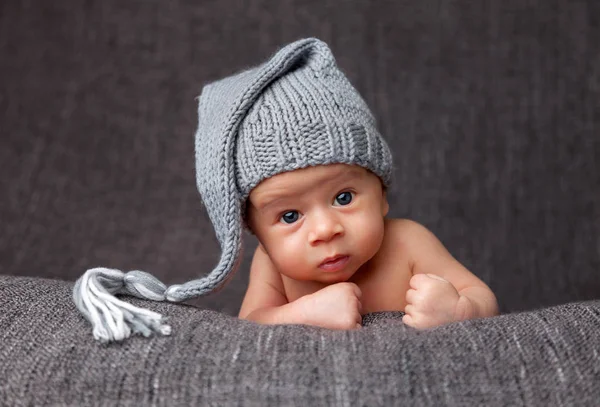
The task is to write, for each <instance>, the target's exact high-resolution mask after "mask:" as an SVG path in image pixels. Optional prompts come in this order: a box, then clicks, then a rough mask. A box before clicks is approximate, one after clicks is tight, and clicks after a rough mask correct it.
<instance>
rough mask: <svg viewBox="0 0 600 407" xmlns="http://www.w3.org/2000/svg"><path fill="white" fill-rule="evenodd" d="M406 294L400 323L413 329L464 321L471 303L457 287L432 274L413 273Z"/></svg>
mask: <svg viewBox="0 0 600 407" xmlns="http://www.w3.org/2000/svg"><path fill="white" fill-rule="evenodd" d="M410 287H411V288H410V289H409V290H408V291H407V293H406V302H407V305H406V308H405V309H404V311H405V313H406V315H404V317H403V318H402V322H404V323H405V324H406V325H409V326H411V327H413V328H419V329H423V328H431V327H434V326H438V325H443V324H447V323H449V322H453V321H458V320H462V319H465V316H466V315H467V314H468V313H469V311H468V310H467V308H470V307H471V302H470V300H469V299H468V298H467V297H465V296H461V295H460V294H459V293H458V291H456V288H454V286H453V285H452V284H451V283H450V282H449V281H448V280H445V279H443V278H442V277H439V276H436V275H434V274H416V275H414V276H413V277H412V278H411V279H410Z"/></svg>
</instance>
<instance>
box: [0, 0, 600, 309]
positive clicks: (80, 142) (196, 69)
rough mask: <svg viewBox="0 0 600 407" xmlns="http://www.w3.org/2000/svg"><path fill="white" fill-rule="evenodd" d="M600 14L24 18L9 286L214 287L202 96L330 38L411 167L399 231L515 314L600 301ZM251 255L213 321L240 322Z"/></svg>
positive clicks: (71, 5)
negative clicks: (417, 237) (309, 42)
mask: <svg viewBox="0 0 600 407" xmlns="http://www.w3.org/2000/svg"><path fill="white" fill-rule="evenodd" d="M188 3H189V4H188ZM599 16H600V3H598V2H595V1H587V2H586V1H579V2H567V1H559V0H550V1H542V0H538V1H516V0H514V1H502V2H501V1H461V2H458V1H445V2H436V1H427V2H413V1H408V0H406V1H377V2H371V1H334V0H330V1H324V0H320V1H316V0H315V1H278V2H271V1H267V0H264V1H252V2H241V1H233V0H231V1H218V2H217V1H196V2H187V1H184V0H174V1H168V2H164V1H162V2H161V1H158V0H149V1H141V0H139V1H126V2H122V1H116V0H108V1H102V2H101V1H81V2H71V1H66V0H58V1H53V2H43V1H14V0H8V1H3V2H2V3H1V4H0V222H1V225H2V228H1V231H0V273H1V274H12V275H22V276H44V277H51V278H58V279H67V280H74V279H75V278H77V277H78V276H79V275H81V274H82V273H83V272H84V271H85V270H86V269H87V268H90V267H95V266H108V267H115V268H120V269H124V270H127V269H142V270H146V271H149V272H151V273H153V274H155V275H157V276H159V277H160V278H161V279H162V280H163V281H164V282H166V283H178V282H182V281H186V280H189V279H192V278H195V277H196V276H198V275H200V274H203V273H206V272H208V271H210V270H211V268H212V266H213V265H215V264H216V262H217V259H218V250H219V249H218V245H217V242H216V239H215V237H214V234H213V231H212V226H211V225H210V222H209V221H208V218H207V216H206V213H205V212H204V210H203V208H202V206H201V203H200V199H199V196H198V193H197V191H196V189H195V180H194V154H193V135H194V131H195V126H196V103H195V100H194V98H195V97H196V96H197V95H199V93H200V91H201V88H202V86H203V84H204V83H206V82H208V81H211V80H215V79H218V78H221V77H223V76H225V75H228V74H231V73H233V72H236V71H238V70H240V69H243V68H245V67H249V66H253V65H256V64H258V63H260V62H262V61H263V60H264V59H265V58H267V57H268V56H270V55H271V54H272V53H273V52H274V51H275V50H276V49H277V48H279V47H280V46H282V45H284V44H285V43H288V42H291V41H293V40H296V39H298V38H301V37H306V36H316V37H319V38H321V39H323V40H324V41H326V42H328V43H329V44H330V46H331V47H332V49H333V51H334V54H335V55H336V57H337V60H338V64H339V66H340V67H341V69H342V70H343V71H344V72H345V73H346V74H347V75H348V77H349V78H350V80H351V82H352V83H353V84H354V85H355V86H356V88H357V89H358V90H359V91H360V92H361V93H362V95H363V96H364V98H365V99H366V101H367V103H368V104H369V105H370V106H371V108H372V110H373V112H374V113H375V115H376V117H377V118H378V121H379V125H380V129H381V132H382V134H383V135H384V137H385V138H386V139H387V141H388V143H389V144H390V146H391V147H392V149H393V154H394V158H395V164H394V167H395V168H394V181H393V185H392V188H391V190H390V191H389V197H390V203H391V216H394V217H408V218H411V219H415V220H417V221H419V222H422V223H423V224H425V225H426V226H427V227H429V228H430V229H431V230H432V231H433V232H434V233H435V234H436V235H437V236H438V237H439V238H440V239H441V240H442V242H443V243H444V244H445V245H446V246H447V247H448V248H449V250H450V251H451V252H452V253H453V254H454V255H455V256H456V257H457V258H458V259H459V260H460V261H461V262H463V263H464V264H465V265H466V266H467V267H468V268H470V269H471V270H472V271H473V272H475V273H476V274H477V275H479V276H480V277H481V278H482V279H484V280H485V281H486V282H487V283H488V284H489V285H490V286H491V288H492V289H493V290H494V291H495V292H496V293H497V296H498V298H499V301H500V304H501V307H502V310H503V311H515V310H521V309H529V308H534V307H540V306H543V305H551V304H559V303H565V302H569V301H574V300H585V299H591V298H599V297H600V275H599V272H600V271H599V270H600V238H599V236H600V233H599V232H600V192H599V190H598V187H599V186H600V171H599V168H598V165H599V164H597V161H598V160H597V159H598V158H599V157H600V126H599V124H600V102H599V101H600V99H599V97H600V28H599V26H600V21H599ZM247 243H248V244H247V250H246V254H245V262H244V263H243V264H242V267H241V269H240V271H239V272H238V273H237V275H236V277H235V278H234V280H233V281H232V282H231V283H230V284H229V285H228V286H227V288H225V289H224V290H222V291H221V292H219V293H218V294H215V295H212V296H210V297H207V298H204V299H202V300H200V301H198V304H199V305H201V306H206V307H210V308H213V309H216V310H222V311H224V312H227V313H229V314H232V315H233V314H235V313H236V312H237V310H238V308H239V304H240V302H241V298H242V295H243V292H244V288H245V284H246V281H247V271H248V266H249V258H250V256H251V254H252V251H253V250H252V249H253V248H254V246H255V242H254V241H253V239H252V238H250V237H248V239H247Z"/></svg>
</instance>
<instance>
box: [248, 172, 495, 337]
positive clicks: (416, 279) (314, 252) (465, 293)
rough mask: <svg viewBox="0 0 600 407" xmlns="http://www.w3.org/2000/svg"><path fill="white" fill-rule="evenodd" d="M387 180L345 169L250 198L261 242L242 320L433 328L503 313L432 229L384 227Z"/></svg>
mask: <svg viewBox="0 0 600 407" xmlns="http://www.w3.org/2000/svg"><path fill="white" fill-rule="evenodd" d="M388 210H389V205H388V202H387V200H386V194H385V189H384V188H383V186H382V183H381V181H380V179H379V178H378V177H377V176H376V175H374V174H373V173H371V172H370V171H368V170H365V169H363V168H361V167H359V166H350V165H347V164H332V165H318V166H314V167H309V168H305V169H299V170H295V171H290V172H285V173H282V174H278V175H275V176H273V177H271V178H269V179H267V180H265V181H263V182H262V183H261V184H259V185H258V186H257V187H256V188H254V189H253V190H252V192H251V193H250V199H249V205H248V219H249V226H250V228H251V230H252V231H253V232H254V233H255V234H256V236H257V238H258V240H259V242H260V243H259V246H258V248H257V249H256V252H255V254H254V260H253V262H252V267H251V269H250V284H249V286H248V290H247V293H246V297H245V298H244V302H243V304H242V308H241V311H240V314H239V316H240V318H245V319H249V320H253V321H257V322H261V323H279V324H282V323H288V324H289V323H296V324H310V325H318V326H322V327H326V328H333V329H352V328H355V327H356V328H360V327H361V315H362V314H365V313H369V312H376V311H404V312H405V313H406V314H405V316H404V317H403V322H404V323H405V324H407V325H410V326H412V327H415V328H429V327H433V326H436V325H441V324H445V323H448V322H452V321H460V320H464V319H468V318H477V317H485V316H492V315H496V314H497V312H498V310H497V305H496V299H495V297H494V294H493V293H492V292H491V291H490V289H489V288H488V287H487V286H486V285H485V284H484V283H483V282H482V281H481V280H480V279H478V278H477V277H475V276H474V275H473V274H472V273H470V272H469V271H468V270H467V269H466V268H465V267H463V266H462V265H461V264H460V263H459V262H458V261H456V260H455V259H454V258H453V257H452V256H451V255H450V254H449V253H448V251H447V250H446V249H445V248H444V246H443V245H442V244H441V243H440V242H439V240H438V239H436V237H435V236H434V235H433V234H432V233H431V232H429V231H428V230H427V229H426V228H425V227H423V226H421V225H420V224H418V223H416V222H412V221H409V220H402V219H387V218H386V217H385V216H386V214H387V213H388Z"/></svg>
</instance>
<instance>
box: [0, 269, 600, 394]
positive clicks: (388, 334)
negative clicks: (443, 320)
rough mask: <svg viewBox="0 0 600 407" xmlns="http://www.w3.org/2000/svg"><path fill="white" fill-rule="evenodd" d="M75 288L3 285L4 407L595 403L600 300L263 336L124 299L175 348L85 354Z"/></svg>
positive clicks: (51, 283) (272, 331)
mask: <svg viewBox="0 0 600 407" xmlns="http://www.w3.org/2000/svg"><path fill="white" fill-rule="evenodd" d="M71 288H72V283H69V282H63V281H58V280H49V279H31V278H24V277H9V276H0V309H1V310H2V312H1V313H0V343H1V345H0V378H2V380H1V381H0V405H11V406H27V405H72V406H84V405H85V406H92V405H99V406H100V405H106V406H113V405H123V406H140V405H241V404H244V405H261V406H262V405H267V404H269V405H301V406H307V405H395V404H402V405H492V406H493V405H553V406H566V405H589V406H592V405H597V404H598V400H600V387H599V386H598V383H599V380H600V355H599V354H598V349H600V332H599V330H598V328H597V327H598V326H599V324H600V301H593V302H581V303H575V304H569V305H563V306H558V307H552V308H547V309H544V310H538V311H531V312H525V313H519V314H510V315H502V316H500V317H496V318H489V319H482V320H473V321H466V322H461V323H455V324H451V325H448V326H444V327H439V328H437V329H433V330H430V331H425V332H418V331H415V330H413V329H411V328H408V327H406V326H405V325H403V324H402V322H401V320H400V316H401V313H376V314H369V315H367V316H366V317H365V321H364V327H363V329H362V330H360V331H352V332H349V331H344V332H336V331H330V330H326V329H321V328H316V327H309V326H261V325H257V324H254V323H251V322H248V321H242V320H238V319H236V318H234V317H231V316H228V315H225V314H222V313H218V312H214V311H208V310H201V309H198V308H196V307H192V306H187V305H174V304H163V303H152V302H146V301H142V300H137V299H131V301H132V302H133V303H135V304H137V305H143V306H144V307H148V308H150V309H153V310H156V311H157V312H161V313H163V314H164V315H167V316H168V317H169V318H170V323H171V325H172V327H173V330H174V333H173V334H172V336H170V337H158V338H152V339H146V338H142V337H136V338H133V339H132V340H129V341H127V342H125V343H122V344H114V345H109V346H106V345H100V344H97V343H95V342H93V340H92V337H91V331H90V327H89V325H88V324H87V322H86V321H85V320H84V319H83V318H82V317H81V316H80V315H79V313H77V312H76V310H75V308H74V305H73V304H72V301H71V298H70V297H71Z"/></svg>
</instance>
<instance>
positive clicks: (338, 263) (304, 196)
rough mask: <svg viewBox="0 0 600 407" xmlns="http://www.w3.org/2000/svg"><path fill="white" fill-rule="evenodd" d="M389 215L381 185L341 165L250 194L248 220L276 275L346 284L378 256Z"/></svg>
mask: <svg viewBox="0 0 600 407" xmlns="http://www.w3.org/2000/svg"><path fill="white" fill-rule="evenodd" d="M388 209H389V206H388V203H387V199H386V196H385V193H384V191H383V189H382V186H381V182H380V180H379V178H378V177H377V176H375V175H374V174H372V173H371V172H369V171H367V170H365V169H363V168H361V167H357V166H351V165H346V164H334V165H319V166H316V167H309V168H305V169H301V170H295V171H290V172H285V173H282V174H278V175H276V176H274V177H272V178H269V179H267V180H265V181H263V182H262V183H260V184H259V185H258V186H257V187H256V188H254V189H253V190H252V192H251V193H250V198H249V203H248V220H249V225H250V227H251V228H252V230H253V232H254V233H255V234H256V236H257V238H258V240H259V241H260V243H261V245H262V246H263V248H264V249H265V251H266V252H267V254H268V255H269V257H270V259H271V261H272V262H273V263H274V265H275V266H276V267H277V269H278V271H279V272H280V273H282V274H284V275H286V276H288V277H290V278H292V279H295V280H305V281H306V280H311V281H319V282H322V283H329V284H331V283H336V282H341V281H346V280H348V279H349V278H350V277H351V276H352V275H353V274H354V273H355V272H356V271H357V270H358V269H359V268H360V267H361V266H362V265H363V264H364V263H366V262H367V261H368V260H369V259H371V258H372V257H373V256H374V255H375V254H376V253H377V251H378V250H379V248H380V246H381V243H382V241H383V235H384V217H385V215H386V214H387V212H388Z"/></svg>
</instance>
